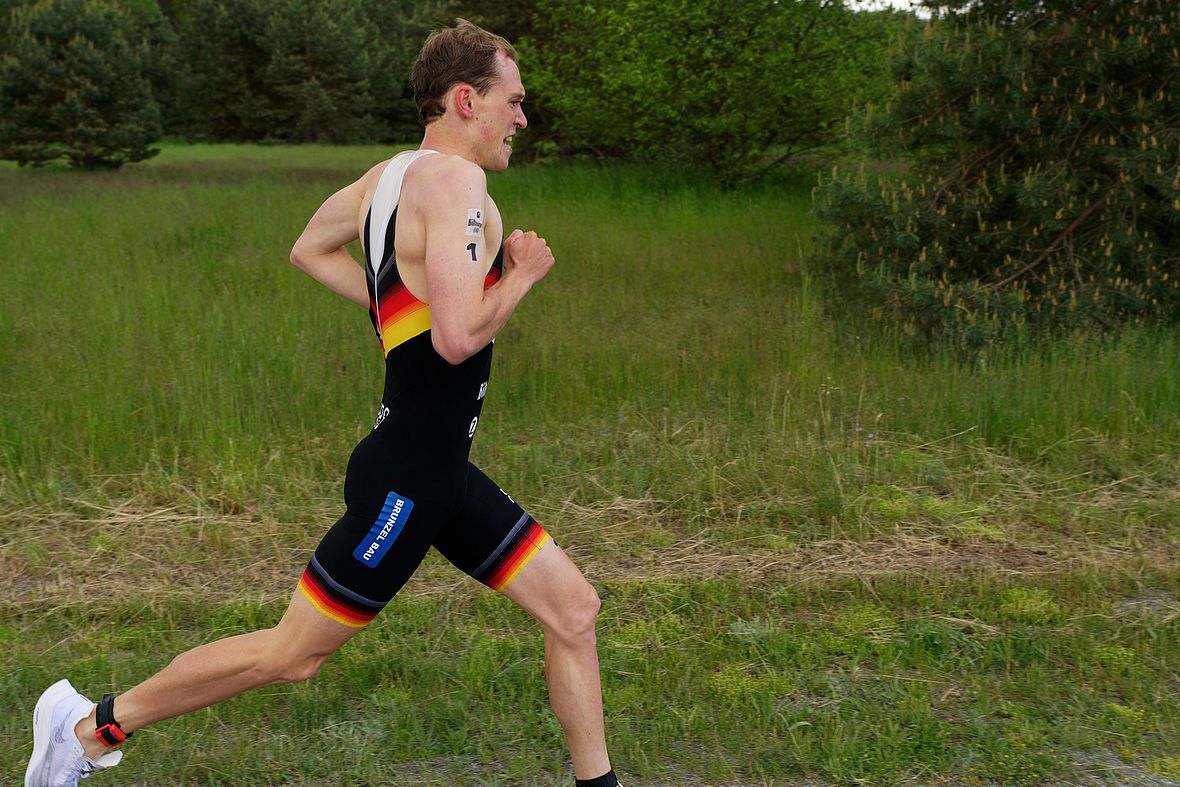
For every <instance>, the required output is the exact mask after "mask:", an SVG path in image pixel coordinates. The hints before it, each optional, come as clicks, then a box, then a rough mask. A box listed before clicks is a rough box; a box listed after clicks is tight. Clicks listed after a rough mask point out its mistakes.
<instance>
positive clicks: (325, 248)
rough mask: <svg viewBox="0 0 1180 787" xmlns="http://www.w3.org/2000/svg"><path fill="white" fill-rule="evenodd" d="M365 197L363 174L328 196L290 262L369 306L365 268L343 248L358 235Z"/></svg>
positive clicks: (340, 292) (318, 279)
mask: <svg viewBox="0 0 1180 787" xmlns="http://www.w3.org/2000/svg"><path fill="white" fill-rule="evenodd" d="M366 177H367V176H366ZM364 197H365V179H364V178H362V179H361V180H358V181H357V182H356V183H353V184H352V185H350V186H345V187H344V188H342V189H340V191H337V192H336V193H335V194H333V195H332V196H331V197H328V199H327V200H326V201H325V202H324V204H323V205H320V208H319V210H317V211H316V212H315V215H314V216H312V217H311V221H309V222H308V223H307V227H306V228H305V229H304V230H303V234H302V235H300V236H299V240H297V241H295V246H294V247H292V249H291V262H292V263H294V264H295V265H296V266H297V267H298V268H299V269H300V270H302V271H303V272H305V273H307V274H308V275H309V276H311V277H312V278H313V279H315V280H316V281H318V282H319V283H320V284H322V285H324V286H325V287H327V288H328V289H329V290H331V291H332V292H334V293H336V294H338V295H342V296H344V297H345V298H347V299H348V300H350V301H352V302H354V303H359V304H360V305H361V306H368V305H369V287H368V284H367V282H366V281H365V271H364V268H362V267H361V266H360V265H357V263H356V260H354V259H353V258H352V255H351V254H349V253H348V250H347V249H345V248H344V247H345V246H346V245H348V244H349V243H351V242H352V241H354V240H356V239H357V237H358V234H359V233H358V229H357V226H358V222H359V215H360V209H361V203H362V202H363V200H364Z"/></svg>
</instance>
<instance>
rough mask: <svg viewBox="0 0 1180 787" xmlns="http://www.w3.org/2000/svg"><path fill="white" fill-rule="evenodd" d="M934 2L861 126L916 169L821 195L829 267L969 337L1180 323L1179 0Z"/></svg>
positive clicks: (933, 331) (904, 314)
mask: <svg viewBox="0 0 1180 787" xmlns="http://www.w3.org/2000/svg"><path fill="white" fill-rule="evenodd" d="M933 5H937V6H941V7H943V9H944V11H945V10H948V9H947V7H948V6H953V7H952V8H950V9H949V10H950V11H952V12H953V13H949V15H947V16H946V17H945V18H943V19H936V20H935V21H934V22H933V23H932V24H931V25H930V26H929V27H928V29H927V30H926V32H925V35H924V37H923V39H922V40H921V41H919V42H917V43H915V44H914V45H913V46H912V47H911V48H910V49H909V50H908V52H907V53H906V55H905V56H904V57H903V58H902V59H901V60H900V62H899V63H898V64H897V68H896V75H897V77H898V79H899V83H900V87H899V90H898V92H897V94H896V96H895V98H894V100H893V101H892V103H891V105H890V106H888V107H887V109H886V111H884V112H883V113H877V114H875V115H873V116H872V117H870V118H869V119H868V120H867V121H866V126H867V128H868V129H870V133H871V134H872V135H873V137H874V140H875V141H876V142H877V143H878V144H879V145H882V146H888V145H893V146H894V149H895V150H900V151H901V152H903V153H905V154H907V155H909V156H910V157H911V158H912V159H913V162H914V163H913V166H912V168H911V169H910V171H909V172H908V173H907V174H906V175H904V176H902V177H897V178H877V179H869V178H866V177H864V176H863V175H841V174H836V175H835V176H834V177H833V178H832V179H831V180H829V181H828V182H826V183H825V184H824V185H823V186H822V188H821V189H820V200H819V201H820V208H821V213H822V214H823V215H824V216H826V217H827V218H829V219H830V220H831V221H832V222H833V223H834V224H835V232H834V233H833V235H832V237H831V243H830V248H831V260H832V263H833V265H834V266H835V268H836V270H837V271H843V272H845V273H847V274H849V275H851V276H852V277H853V278H854V279H855V280H856V281H857V282H859V284H860V285H861V286H862V287H863V288H864V291H865V292H867V293H868V294H869V295H870V297H871V298H872V299H873V300H874V302H875V304H876V314H877V315H878V316H880V317H882V318H888V319H891V320H895V321H898V322H900V324H901V325H902V326H903V327H904V328H905V330H906V332H908V333H909V334H911V335H914V336H939V335H944V336H950V337H952V338H953V339H954V340H956V341H958V342H960V343H962V344H964V345H965V346H978V345H980V344H982V343H985V342H987V341H990V340H993V339H999V338H1003V337H1008V336H1013V335H1018V334H1028V333H1038V332H1041V331H1042V330H1043V329H1048V330H1059V329H1062V328H1065V329H1081V328H1088V327H1092V326H1111V325H1116V324H1119V323H1123V322H1128V321H1131V322H1138V321H1145V320H1156V319H1167V320H1176V319H1178V318H1180V169H1178V167H1177V162H1178V160H1180V159H1178V156H1180V91H1178V90H1177V85H1180V6H1177V4H1176V3H1174V2H1172V0H1139V1H1138V2H1133V3H1128V2H1122V1H1121V0H1085V1H1084V2H1083V0H979V1H978V2H974V3H970V4H966V3H963V2H955V3H935V4H933ZM960 7H961V8H960ZM956 9H958V10H956Z"/></svg>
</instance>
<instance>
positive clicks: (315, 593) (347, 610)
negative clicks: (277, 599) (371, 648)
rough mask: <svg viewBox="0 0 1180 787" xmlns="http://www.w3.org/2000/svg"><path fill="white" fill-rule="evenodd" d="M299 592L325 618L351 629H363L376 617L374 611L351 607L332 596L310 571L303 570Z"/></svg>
mask: <svg viewBox="0 0 1180 787" xmlns="http://www.w3.org/2000/svg"><path fill="white" fill-rule="evenodd" d="M299 592H300V593H302V594H303V596H304V597H305V598H306V599H307V600H308V601H310V602H311V604H312V606H314V607H315V608H316V609H318V610H319V611H320V612H322V613H323V614H324V615H325V616H326V617H329V618H331V619H332V620H334V621H336V622H337V623H342V624H344V625H345V626H349V627H351V628H355V629H359V628H364V627H365V626H366V625H367V624H368V623H369V621H371V620H372V619H373V618H375V617H377V612H376V611H374V610H370V609H361V608H359V607H353V606H350V605H348V604H347V603H345V602H343V601H341V600H340V599H338V598H335V597H334V596H332V595H331V594H330V593H329V592H328V591H327V590H326V589H325V588H324V587H323V586H322V585H321V584H320V583H319V582H318V581H317V580H316V578H315V576H314V575H313V574H312V573H311V571H310V569H304V570H303V576H302V577H300V578H299Z"/></svg>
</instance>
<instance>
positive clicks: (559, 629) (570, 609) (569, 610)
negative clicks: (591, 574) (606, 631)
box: [552, 580, 602, 644]
mask: <svg viewBox="0 0 1180 787" xmlns="http://www.w3.org/2000/svg"><path fill="white" fill-rule="evenodd" d="M601 608H602V601H601V600H600V599H599V598H598V593H597V591H595V590H594V586H593V585H591V584H590V583H589V582H586V581H585V580H583V581H582V583H581V586H580V587H579V588H578V589H577V590H576V591H574V592H573V593H571V594H570V597H569V598H568V599H567V602H566V603H564V604H562V605H561V612H560V614H559V616H558V619H557V620H556V621H555V625H554V626H553V627H552V628H553V630H554V633H555V634H556V635H557V636H559V637H561V639H563V640H565V641H567V642H569V643H571V644H584V643H586V642H590V643H593V642H594V627H595V625H596V623H597V622H598V611H599V610H600V609H601Z"/></svg>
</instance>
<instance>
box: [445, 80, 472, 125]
mask: <svg viewBox="0 0 1180 787" xmlns="http://www.w3.org/2000/svg"><path fill="white" fill-rule="evenodd" d="M474 96H475V88H473V87H472V86H471V85H468V84H467V83H466V82H464V83H463V84H461V85H459V86H458V87H456V88H455V90H454V92H452V93H451V102H452V104H453V105H454V107H455V111H456V112H458V113H459V117H461V118H464V119H467V118H470V117H473V116H474V115H475V103H474V101H473V99H474Z"/></svg>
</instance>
